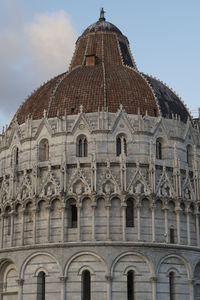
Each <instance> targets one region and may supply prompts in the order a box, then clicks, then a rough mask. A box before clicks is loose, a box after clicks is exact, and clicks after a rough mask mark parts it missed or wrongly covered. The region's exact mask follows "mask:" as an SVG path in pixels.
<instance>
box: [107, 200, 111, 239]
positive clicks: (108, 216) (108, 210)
mask: <svg viewBox="0 0 200 300" xmlns="http://www.w3.org/2000/svg"><path fill="white" fill-rule="evenodd" d="M110 206H111V205H110V204H107V205H106V235H107V240H108V241H109V240H110Z"/></svg>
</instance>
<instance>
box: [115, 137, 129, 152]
mask: <svg viewBox="0 0 200 300" xmlns="http://www.w3.org/2000/svg"><path fill="white" fill-rule="evenodd" d="M122 152H123V153H124V154H126V155H127V143H126V139H125V137H124V136H119V137H118V138H117V141H116V155H117V156H120V154H122Z"/></svg>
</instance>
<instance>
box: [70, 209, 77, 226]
mask: <svg viewBox="0 0 200 300" xmlns="http://www.w3.org/2000/svg"><path fill="white" fill-rule="evenodd" d="M71 228H77V207H76V205H75V204H72V205H71Z"/></svg>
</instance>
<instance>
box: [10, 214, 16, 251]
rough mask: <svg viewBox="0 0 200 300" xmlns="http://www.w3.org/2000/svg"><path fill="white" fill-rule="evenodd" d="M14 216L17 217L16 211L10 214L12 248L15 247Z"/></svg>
mask: <svg viewBox="0 0 200 300" xmlns="http://www.w3.org/2000/svg"><path fill="white" fill-rule="evenodd" d="M14 216H15V213H14V211H13V210H12V211H11V213H10V217H11V224H10V226H11V228H10V246H11V247H12V246H13V237H14Z"/></svg>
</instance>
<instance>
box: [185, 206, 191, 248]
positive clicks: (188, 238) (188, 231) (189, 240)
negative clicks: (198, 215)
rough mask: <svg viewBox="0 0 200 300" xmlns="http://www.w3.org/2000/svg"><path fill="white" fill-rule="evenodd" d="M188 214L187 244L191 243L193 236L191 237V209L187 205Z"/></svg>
mask: <svg viewBox="0 0 200 300" xmlns="http://www.w3.org/2000/svg"><path fill="white" fill-rule="evenodd" d="M186 216H187V244H188V245H190V244H191V238H190V209H189V207H187V210H186Z"/></svg>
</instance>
